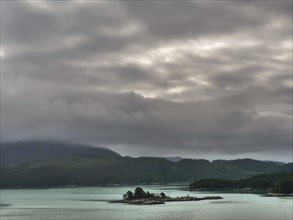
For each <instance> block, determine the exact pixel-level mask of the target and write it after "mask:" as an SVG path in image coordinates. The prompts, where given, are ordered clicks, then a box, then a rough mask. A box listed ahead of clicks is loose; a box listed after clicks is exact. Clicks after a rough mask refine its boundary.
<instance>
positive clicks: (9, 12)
mask: <svg viewBox="0 0 293 220" xmlns="http://www.w3.org/2000/svg"><path fill="white" fill-rule="evenodd" d="M291 9H292V2H290V1H280V2H277V1H269V2H265V1H255V2H254V1H219V2H216V1H213V2H211V1H208V2H201V1H184V2H180V3H179V2H174V1H170V2H166V1H151V2H147V1H139V2H133V1H117V2H115V1H114V2H112V1H111V2H103V1H102V2H101V1H71V2H66V1H62V2H61V1H60V2H58V1H11V2H9V1H5V2H1V40H2V42H1V59H2V66H1V79H2V84H1V139H2V141H14V140H27V139H45V140H47V139H49V140H62V141H72V142H82V143H91V144H95V145H104V146H110V147H113V149H115V150H117V151H119V149H120V150H121V151H122V149H123V152H122V153H124V154H133V155H136V154H138V153H137V152H140V154H145V155H148V154H152V155H155V154H156V152H157V153H158V154H161V155H163V154H166V153H167V152H168V151H170V152H175V153H176V154H181V155H194V156H196V155H197V154H198V153H199V152H201V154H202V155H209V154H215V153H218V154H224V155H228V154H240V153H243V154H245V153H264V154H267V155H269V154H271V155H273V154H275V152H276V151H280V152H284V153H282V155H286V154H287V155H289V154H288V152H290V150H291V149H292V148H291V147H292V135H291V133H292V10H291ZM182 152H183V153H182ZM289 159H290V158H289ZM287 160H288V158H287Z"/></svg>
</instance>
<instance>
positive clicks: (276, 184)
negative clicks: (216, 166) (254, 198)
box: [190, 173, 293, 193]
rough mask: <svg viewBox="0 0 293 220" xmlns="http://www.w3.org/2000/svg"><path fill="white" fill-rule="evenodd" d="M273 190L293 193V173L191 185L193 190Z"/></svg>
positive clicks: (204, 181) (201, 182)
mask: <svg viewBox="0 0 293 220" xmlns="http://www.w3.org/2000/svg"><path fill="white" fill-rule="evenodd" d="M235 188H236V189H237V188H238V189H239V188H252V189H271V191H272V192H276V193H293V173H281V174H271V175H257V176H253V177H250V178H246V179H240V180H224V179H202V180H199V181H197V182H194V183H192V184H190V189H191V190H196V189H197V190H200V189H201V190H202V189H204V190H223V189H235Z"/></svg>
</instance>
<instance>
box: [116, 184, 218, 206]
mask: <svg viewBox="0 0 293 220" xmlns="http://www.w3.org/2000/svg"><path fill="white" fill-rule="evenodd" d="M212 199H223V198H222V197H220V196H206V197H202V198H198V197H192V196H189V195H187V196H181V197H175V198H172V197H169V196H167V195H166V194H165V193H163V192H161V193H160V194H155V193H150V192H149V191H147V192H145V191H144V190H143V189H142V188H141V187H136V189H135V191H134V193H133V192H132V191H127V192H126V193H125V194H124V195H123V199H122V200H115V201H111V203H127V204H133V205H157V204H165V203H166V202H183V201H200V200H212Z"/></svg>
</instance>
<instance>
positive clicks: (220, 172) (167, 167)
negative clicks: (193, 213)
mask: <svg viewBox="0 0 293 220" xmlns="http://www.w3.org/2000/svg"><path fill="white" fill-rule="evenodd" d="M291 170H292V164H280V163H275V162H265V161H256V160H252V159H242V160H231V161H225V160H218V161H213V162H210V161H208V160H192V159H184V160H181V161H179V162H176V163H175V162H170V161H168V160H167V159H164V158H148V157H141V158H131V157H117V158H92V157H87V156H73V157H65V158H59V159H54V160H45V161H43V160H39V161H30V162H25V163H20V164H8V165H1V187H2V188H15V187H56V186H66V185H79V186H94V185H100V184H125V185H127V184H140V183H144V184H149V183H172V182H194V181H197V180H200V179H204V178H218V179H234V180H235V179H241V178H247V177H251V176H254V175H258V174H263V173H265V174H268V173H280V172H291Z"/></svg>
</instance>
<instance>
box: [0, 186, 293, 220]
mask: <svg viewBox="0 0 293 220" xmlns="http://www.w3.org/2000/svg"><path fill="white" fill-rule="evenodd" d="M141 187H143V189H144V190H145V191H147V190H149V191H150V192H155V193H160V192H162V191H163V192H165V193H166V194H167V195H169V196H172V197H175V196H185V195H187V194H189V195H190V196H197V197H204V196H214V195H220V196H222V197H223V198H224V199H223V200H204V201H190V202H170V203H166V204H165V205H152V206H138V205H129V204H116V203H115V204H114V203H108V201H110V200H116V199H121V197H122V195H123V193H125V192H126V191H128V190H132V191H133V190H134V188H135V187H83V188H56V189H17V190H1V191H0V193H1V218H0V219H1V220H91V219H95V220H102V219H103V220H104V219H107V220H108V219H113V220H118V219H119V220H120V219H121V220H124V219H125V220H126V219H153V220H173V219H182V220H184V219H227V220H228V219H239V220H240V219H241V220H242V219H257V220H260V219H273V220H277V219H292V205H293V203H292V202H293V200H292V198H284V197H283V198H271V197H262V196H260V195H255V194H234V193H215V192H188V191H183V190H182V189H181V187H174V186H164V185H153V186H141Z"/></svg>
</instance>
